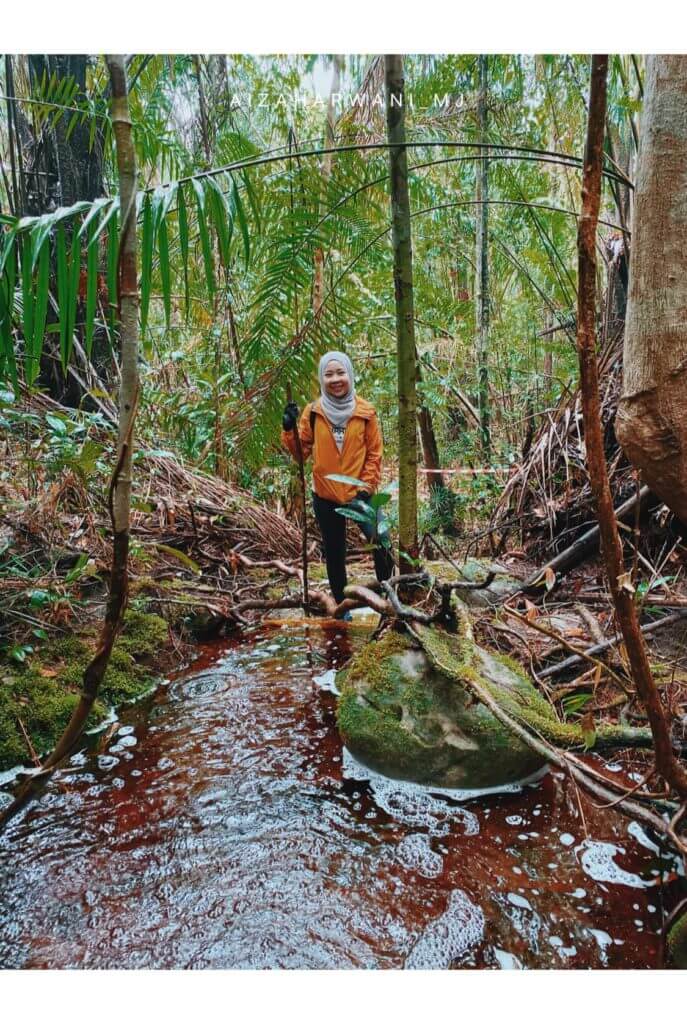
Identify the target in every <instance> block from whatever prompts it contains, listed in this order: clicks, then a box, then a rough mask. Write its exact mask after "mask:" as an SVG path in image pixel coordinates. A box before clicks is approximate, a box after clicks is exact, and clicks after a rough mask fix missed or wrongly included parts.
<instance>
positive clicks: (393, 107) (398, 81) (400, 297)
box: [384, 54, 418, 573]
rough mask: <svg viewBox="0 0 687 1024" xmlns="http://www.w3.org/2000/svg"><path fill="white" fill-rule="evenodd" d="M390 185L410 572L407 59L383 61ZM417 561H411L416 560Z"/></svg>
mask: <svg viewBox="0 0 687 1024" xmlns="http://www.w3.org/2000/svg"><path fill="white" fill-rule="evenodd" d="M384 77H385V84H386V123H387V135H388V141H389V143H390V147H389V170H390V183H391V233H392V245H393V251H394V291H395V295H396V353H397V371H398V469H399V471H398V489H399V495H398V546H399V564H400V571H401V572H402V573H403V572H410V571H411V570H412V568H413V565H414V561H415V560H416V559H417V557H418V542H417V429H416V416H417V394H416V363H415V323H414V314H413V252H412V244H411V234H410V200H409V197H408V159H407V153H406V149H405V145H404V144H405V123H404V122H405V119H404V113H405V111H404V106H403V104H404V102H405V95H404V89H403V58H402V57H400V56H398V55H394V54H390V55H389V54H387V55H386V56H385V57H384ZM411 559H412V561H411Z"/></svg>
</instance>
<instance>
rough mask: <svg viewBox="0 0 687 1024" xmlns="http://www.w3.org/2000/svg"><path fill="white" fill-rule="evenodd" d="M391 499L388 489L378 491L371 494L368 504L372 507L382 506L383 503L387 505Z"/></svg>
mask: <svg viewBox="0 0 687 1024" xmlns="http://www.w3.org/2000/svg"><path fill="white" fill-rule="evenodd" d="M390 501H391V495H390V494H389V492H388V491H378V492H377V494H373V495H372V497H371V498H370V501H369V504H370V505H371V506H372V508H374V509H378V508H383V507H384V505H388V504H389V502H390Z"/></svg>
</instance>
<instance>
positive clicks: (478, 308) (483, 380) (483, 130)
mask: <svg viewBox="0 0 687 1024" xmlns="http://www.w3.org/2000/svg"><path fill="white" fill-rule="evenodd" d="M487 61H488V57H487V55H486V54H484V53H483V54H480V57H479V61H478V73H479V88H478V92H477V122H478V126H479V141H480V142H487V71H488V65H487ZM482 152H483V153H484V156H483V157H482V159H481V160H478V161H477V174H476V179H477V180H476V186H477V187H476V192H475V199H476V201H477V239H476V252H475V265H476V268H477V276H476V288H475V325H476V331H477V338H476V341H477V372H478V379H479V386H478V394H479V415H480V424H481V432H482V447H483V449H484V456H485V458H486V459H487V461H489V460H490V459H491V431H490V429H489V420H490V409H489V160H488V157H487V150H483V151H482Z"/></svg>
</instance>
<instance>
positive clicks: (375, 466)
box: [281, 352, 394, 619]
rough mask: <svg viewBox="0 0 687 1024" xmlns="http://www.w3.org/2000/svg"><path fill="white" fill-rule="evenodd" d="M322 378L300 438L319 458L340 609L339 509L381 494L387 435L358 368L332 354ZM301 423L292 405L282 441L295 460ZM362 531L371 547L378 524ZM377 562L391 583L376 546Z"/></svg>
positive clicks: (328, 555) (386, 556)
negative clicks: (347, 479)
mask: <svg viewBox="0 0 687 1024" xmlns="http://www.w3.org/2000/svg"><path fill="white" fill-rule="evenodd" d="M318 375H319V381H320V397H319V398H318V399H317V400H316V401H315V402H309V403H308V405H306V407H305V409H304V410H303V415H302V416H301V421H300V425H299V427H298V433H299V435H300V439H301V447H302V449H303V458H304V459H307V458H308V456H309V455H310V454H311V453H312V456H313V474H312V475H313V508H314V511H315V517H316V519H317V522H318V524H319V527H320V531H321V533H322V541H323V544H324V555H325V560H326V563H327V577H328V579H329V586H330V587H331V591H332V594H333V596H334V599H335V600H336V602H337V603H339V602H341V601H343V597H344V587H345V586H346V582H347V580H346V517H345V516H342V515H341V514H340V513H339V512H337V511H336V509H337V508H341V506H342V505H348V506H350V507H351V508H355V507H356V506H355V501H356V500H357V501H361V500H362V501H367V500H368V499H369V498H370V496H371V495H372V494H374V493H375V491H376V490H377V487H378V486H379V481H380V479H381V475H382V435H381V432H380V430H379V424H378V422H377V415H376V413H375V411H374V409H373V408H372V406H371V405H370V403H369V402H366V401H365V399H364V398H359V397H358V396H357V395H356V393H355V385H354V379H353V364H352V363H351V360H350V359H349V358H348V356H347V355H345V354H344V353H343V352H327V353H326V355H323V356H322V358H321V359H320V366H319V371H318ZM297 422H298V408H297V406H296V405H295V403H293V402H290V403H289V404H288V405H287V406H286V409H285V410H284V417H283V420H282V426H283V428H284V429H283V430H282V434H281V439H282V443H283V444H284V445H285V446H286V447H287V448H288V450H289V451H290V452H291V454H292V455H293V457H294V458H296V457H297V453H296V440H295V437H294V429H295V427H296V424H297ZM330 473H339V474H341V475H343V476H351V477H356V479H358V480H361V481H362V482H363V483H364V484H365V489H364V490H362V489H358V488H356V487H354V486H352V485H350V484H344V483H338V482H337V481H335V480H328V479H327V476H328V474H330ZM359 526H360V529H361V530H362V531H363V533H364V534H365V536H366V537H367V539H368V540H370V541H371V540H372V539H373V535H374V527H373V526H372V524H371V523H370V524H367V523H365V524H363V523H360V524H359ZM373 557H374V565H375V573H376V574H377V579H378V580H380V581H381V580H388V579H389V577H390V576H391V574H392V572H393V568H394V563H393V559H392V557H391V555H390V553H389V552H388V551H386V550H385V549H384V548H383V547H381V545H379V544H376V545H375V548H374V551H373ZM344 618H347V619H348V618H350V615H348V614H347V615H345V616H344Z"/></svg>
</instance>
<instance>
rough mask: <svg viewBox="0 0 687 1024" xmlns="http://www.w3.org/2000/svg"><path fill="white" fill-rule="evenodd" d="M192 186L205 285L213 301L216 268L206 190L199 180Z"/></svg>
mask: <svg viewBox="0 0 687 1024" xmlns="http://www.w3.org/2000/svg"><path fill="white" fill-rule="evenodd" d="M191 184H192V185H193V189H194V191H195V193H196V208H197V215H198V234H199V236H200V246H201V250H202V253H203V266H204V267H205V283H206V286H207V290H208V297H209V298H210V299H212V298H213V297H214V294H215V291H216V290H217V287H216V284H215V266H214V262H213V259H212V243H211V241H210V234H209V232H208V226H207V221H206V219H205V189H204V188H203V183H202V182H201V181H199V180H198V179H197V178H191Z"/></svg>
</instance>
